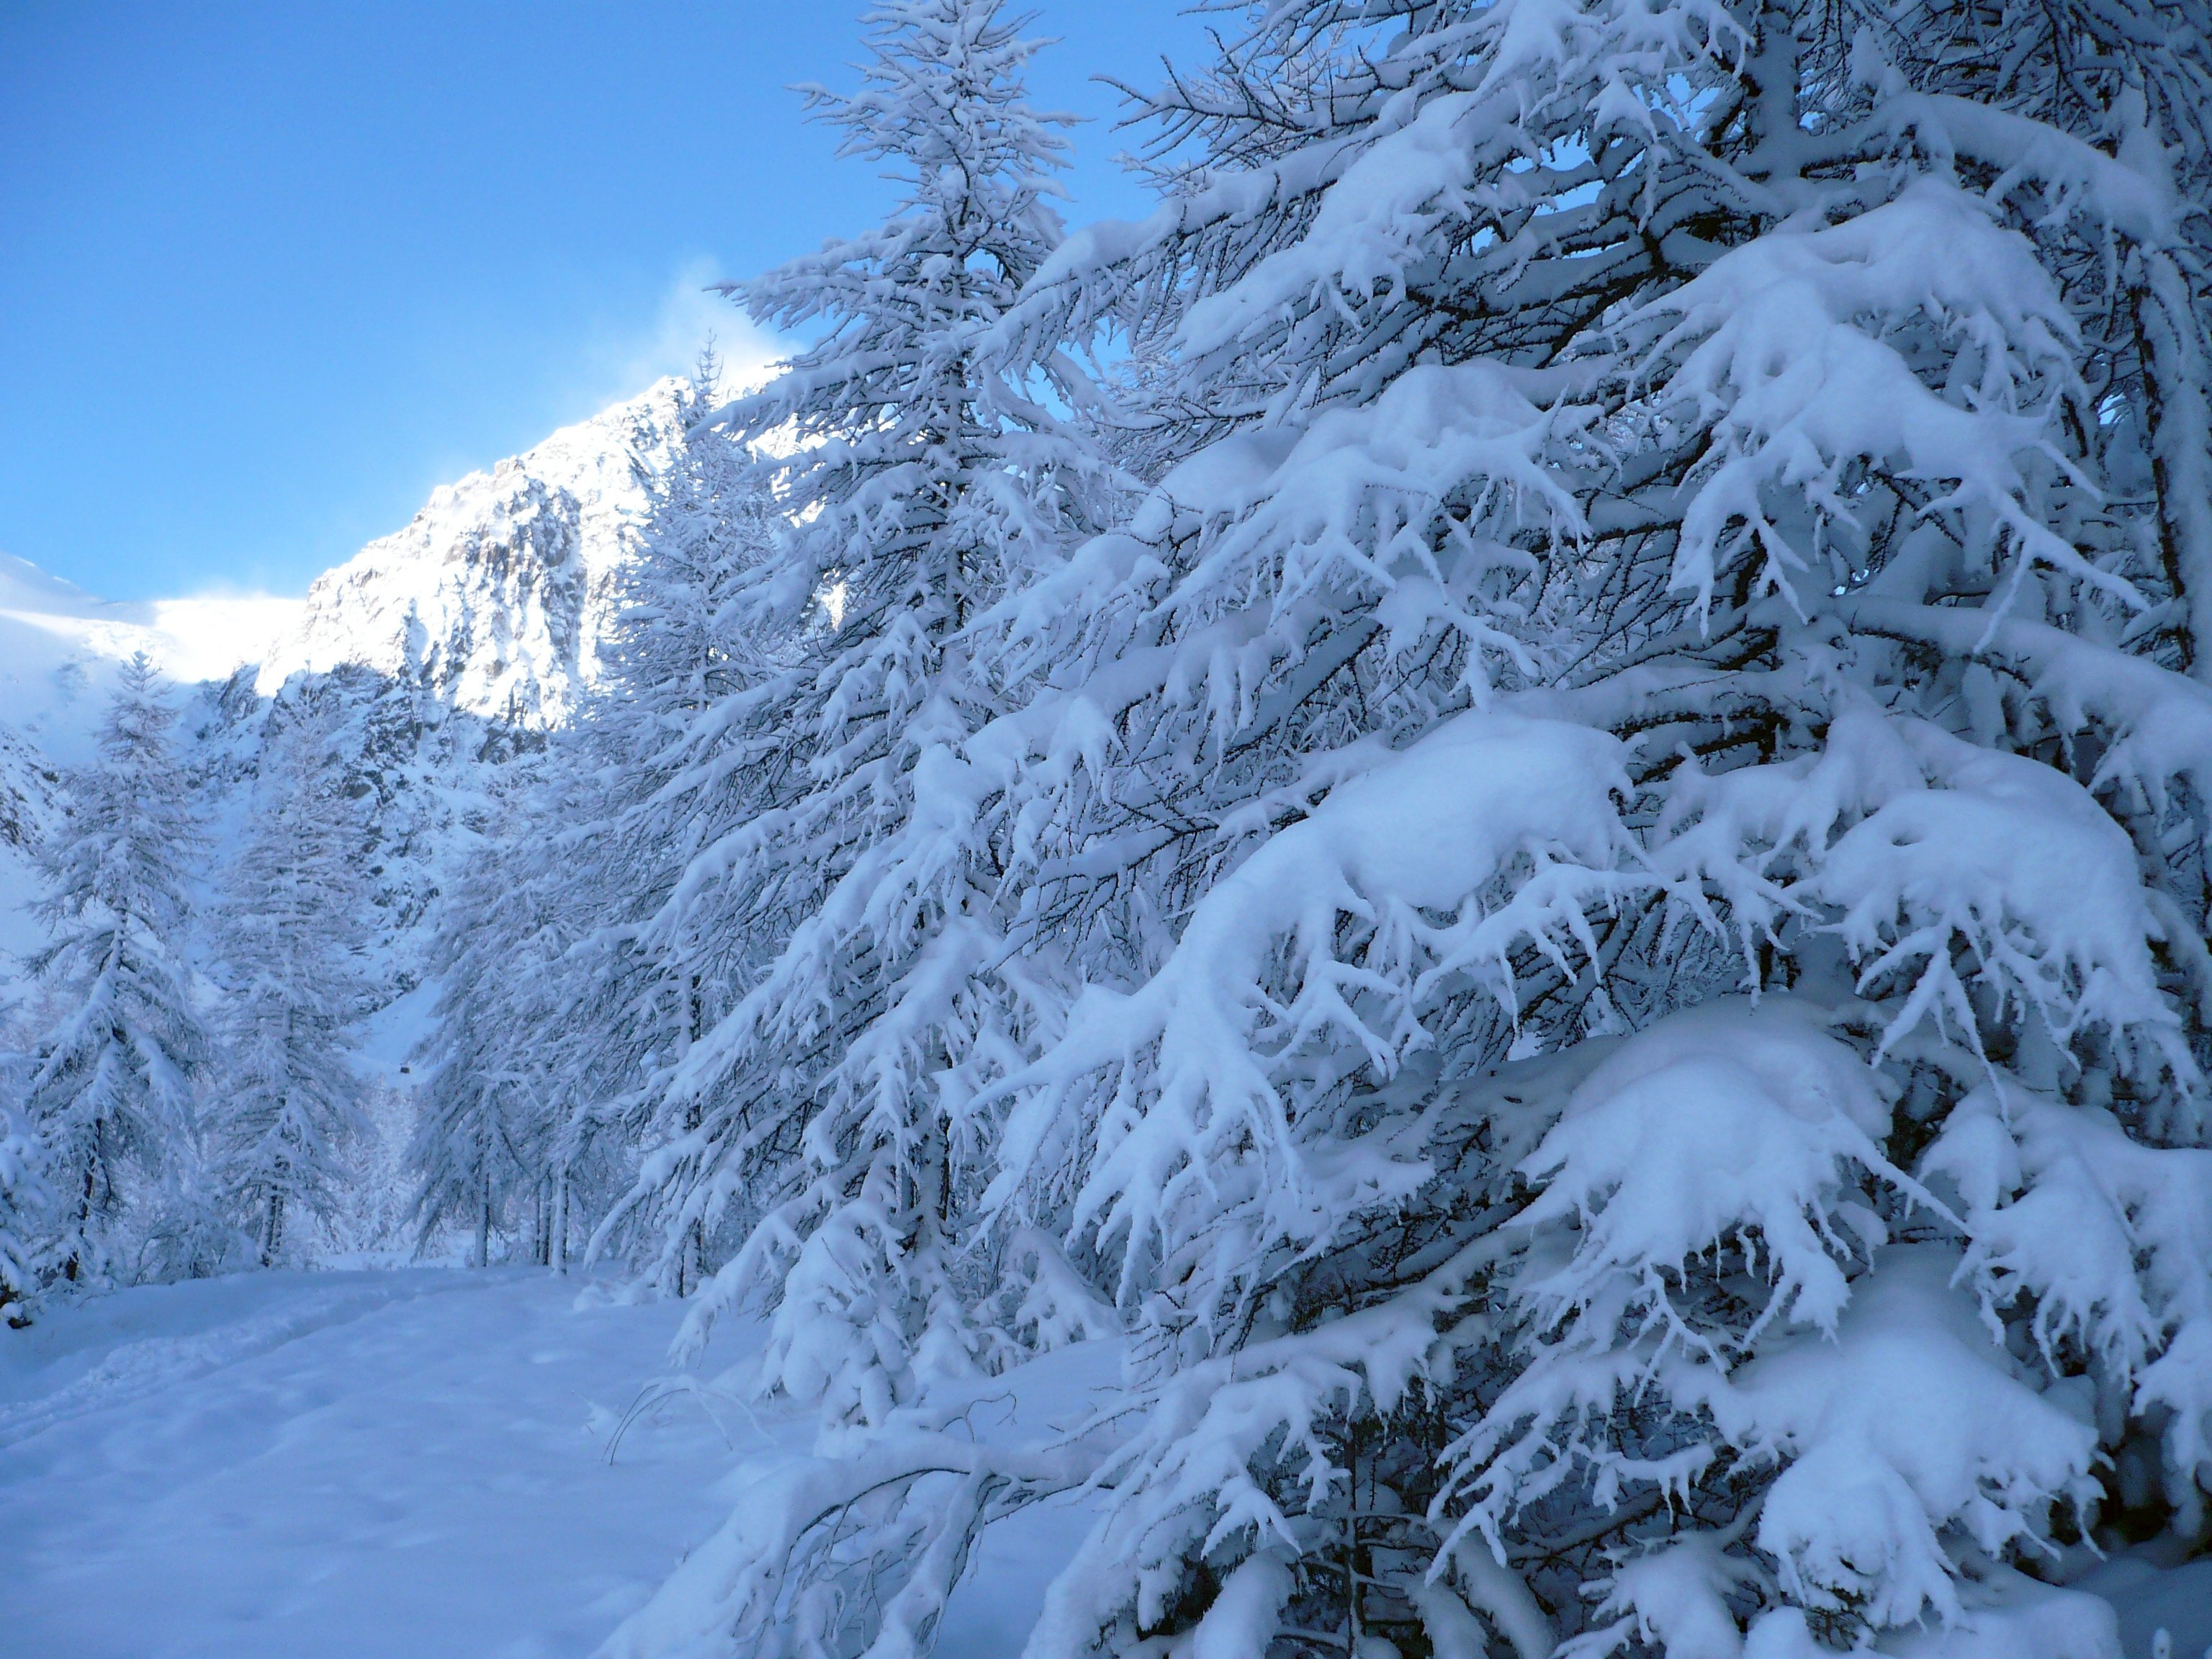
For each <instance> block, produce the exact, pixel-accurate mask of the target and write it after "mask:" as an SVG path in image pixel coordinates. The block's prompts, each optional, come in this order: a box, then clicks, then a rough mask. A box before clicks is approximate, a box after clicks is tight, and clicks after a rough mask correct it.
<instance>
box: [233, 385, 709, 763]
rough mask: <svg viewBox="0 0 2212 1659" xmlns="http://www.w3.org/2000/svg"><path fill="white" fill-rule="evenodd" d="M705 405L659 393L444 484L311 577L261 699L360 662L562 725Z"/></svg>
mask: <svg viewBox="0 0 2212 1659" xmlns="http://www.w3.org/2000/svg"><path fill="white" fill-rule="evenodd" d="M695 404H696V400H695V398H693V395H692V392H691V388H690V384H689V383H688V382H686V381H684V380H678V379H673V378H671V379H667V380H661V381H659V382H658V383H657V384H656V385H654V386H652V387H651V388H649V389H648V390H647V392H644V393H643V394H642V395H641V396H640V397H637V398H632V399H631V400H629V402H627V403H623V404H616V405H615V406H614V407H613V408H611V409H609V410H605V411H604V412H603V413H601V414H599V415H596V416H592V418H591V419H590V420H588V421H581V422H577V423H576V424H575V425H574V426H569V427H563V428H562V429H561V430H560V431H558V432H556V433H555V434H553V435H552V436H551V437H550V438H548V439H546V440H545V441H544V442H543V443H541V444H539V445H538V446H537V447H535V448H533V449H531V450H529V451H527V452H526V453H523V454H521V455H518V456H514V457H513V458H511V459H507V460H503V461H501V462H499V463H498V464H497V465H495V466H493V467H492V468H491V469H490V470H489V471H483V472H471V474H469V475H468V476H467V477H465V478H462V479H461V480H459V482H458V483H451V484H445V485H441V486H440V487H439V488H438V489H436V490H435V491H433V492H432V494H431V495H430V498H429V500H428V501H427V502H425V503H424V505H423V507H422V511H421V512H419V513H416V515H415V518H414V520H413V522H411V523H410V524H409V525H408V526H407V527H406V528H405V529H404V530H401V531H399V532H398V533H396V534H394V535H391V536H386V537H384V538H381V539H380V540H378V541H374V542H371V543H370V544H368V546H367V547H365V548H363V549H362V550H361V551H360V552H359V553H358V554H356V556H354V557H353V558H351V559H349V560H348V561H347V562H345V563H343V564H342V565H339V566H337V568H335V569H332V570H329V571H326V572H325V573H324V574H322V575H321V576H319V577H318V578H317V579H316V580H315V582H314V585H313V586H312V587H310V588H309V589H308V592H307V602H306V605H304V607H303V608H302V610H301V615H300V617H299V620H298V623H296V625H295V627H293V628H292V629H289V631H288V632H287V633H286V634H285V635H283V637H282V638H280V639H279V640H278V641H276V644H275V646H274V647H273V648H272V649H271V651H270V654H269V656H268V657H267V659H265V661H264V665H263V667H262V671H261V674H260V678H259V681H258V687H259V689H260V690H262V691H263V692H264V694H266V693H272V692H274V691H275V690H276V688H277V687H278V686H280V685H282V684H283V682H284V681H285V679H287V678H289V676H291V675H292V674H294V673H296V672H299V671H301V670H307V671H314V672H327V671H330V670H331V669H334V668H337V667H338V666H339V665H343V664H347V663H357V664H361V665H365V666H367V667H369V668H373V669H375V670H377V671H380V672H383V673H386V674H391V675H395V676H400V677H404V678H408V679H410V680H412V681H415V682H416V683H418V684H422V685H424V686H426V687H428V689H430V690H434V691H435V692H436V693H437V694H438V695H439V696H441V697H443V698H446V699H448V700H450V701H451V702H453V704H454V705H455V706H456V707H458V708H465V709H467V710H470V711H471V712H473V713H477V714H513V715H516V716H519V717H520V718H522V719H525V720H531V721H532V722H539V723H546V724H552V723H557V722H558V721H559V720H562V719H564V718H565V717H566V716H567V715H568V713H569V712H570V711H571V710H572V709H573V708H574V704H575V701H576V698H577V696H578V694H579V692H580V690H581V689H582V688H583V687H584V686H586V685H587V684H590V682H591V681H592V679H593V678H595V677H596V675H597V672H598V667H599V642H600V641H601V639H602V638H603V636H604V635H605V630H606V628H607V625H608V623H609V622H610V620H611V616H612V611H613V605H614V587H615V581H616V578H617V574H618V573H619V572H620V570H621V568H622V567H623V563H624V562H625V561H626V560H627V559H628V558H629V556H630V555H631V552H632V550H633V549H634V547H635V532H636V527H637V526H638V524H639V523H640V521H641V520H642V519H643V518H644V517H645V515H646V513H647V511H648V510H649V505H650V490H651V483H652V480H653V477H655V476H656V475H658V474H659V473H662V472H665V471H667V470H668V469H669V468H670V467H671V466H673V465H676V464H677V463H678V461H679V460H680V459H681V458H682V457H683V455H684V448H685V434H684V427H685V421H686V418H687V416H688V415H689V414H690V411H691V410H692V409H693V408H694V407H695Z"/></svg>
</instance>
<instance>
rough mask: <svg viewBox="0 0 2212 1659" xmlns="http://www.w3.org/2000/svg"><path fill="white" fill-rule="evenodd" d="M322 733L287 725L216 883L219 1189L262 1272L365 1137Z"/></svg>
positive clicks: (350, 934)
mask: <svg viewBox="0 0 2212 1659" xmlns="http://www.w3.org/2000/svg"><path fill="white" fill-rule="evenodd" d="M327 750H328V738H327V732H326V730H325V726H324V724H323V723H322V722H321V721H319V720H318V719H317V718H316V717H315V715H314V714H313V712H312V711H307V710H302V711H301V712H299V713H298V714H295V716H294V717H293V719H292V720H291V721H290V723H289V725H288V726H286V727H285V729H284V730H283V732H281V733H280V734H278V735H276V736H275V737H274V738H273V739H272V740H270V741H269V742H268V743H267V744H266V746H265V748H264V757H263V761H262V765H261V770H260V776H259V779H258V781H257V783H256V786H255V791H254V794H255V799H254V803H253V811H252V820H251V822H250V824H249V826H248V828H247V831H246V839H245V842H244V845H243V846H242V847H241V848H240V851H239V853H238V854H237V857H236V859H235V860H234V862H233V863H232V865H231V867H230V868H229V869H228V871H227V872H224V880H223V886H224V892H223V899H222V910H221V915H220V919H219V920H220V933H221V943H220V946H219V951H220V954H221V956H222V961H223V964H224V969H225V978H226V983H225V987H224V1000H223V1011H222V1020H221V1022H220V1030H219V1035H220V1043H221V1048H222V1099H221V1100H220V1102H219V1103H216V1105H215V1107H214V1109H212V1110H211V1112H210V1139H211V1140H212V1142H213V1146H214V1151H215V1155H216V1161H215V1176H216V1181H217V1182H218V1184H219V1186H220V1188H221V1191H222V1197H223V1200H224V1201H225V1202H226V1204H227V1206H228V1208H229V1210H230V1211H231V1212H232V1214H233V1215H234V1217H235V1218H237V1219H238V1220H239V1221H240V1223H241V1224H242V1225H244V1227H245V1228H246V1231H248V1232H249V1234H250V1235H251V1236H252V1237H253V1239H254V1241H255V1245H256V1248H257V1250H258V1255H259V1260H260V1262H261V1265H262V1266H263V1267H275V1266H277V1265H279V1264H280V1263H283V1262H285V1261H292V1260H296V1259H297V1258H298V1255H299V1251H300V1241H301V1231H302V1224H303V1223H304V1222H305V1221H306V1220H307V1219H308V1218H315V1217H320V1218H328V1217H329V1216H330V1215H331V1213H332V1212H333V1208H334V1206H335V1204H336V1202H337V1198H338V1196H339V1191H340V1188H341V1185H342V1183H343V1180H344V1177H345V1172H346V1164H345V1156H346V1151H347V1148H348V1146H349V1143H351V1142H352V1141H353V1140H354V1139H355V1138H356V1136H358V1135H360V1134H362V1133H365V1131H366V1128H367V1122H366V1120H365V1118H364V1116H363V1115H362V1083H361V1080H360V1079H359V1077H358V1076H357V1075H356V1073H355V1071H354V1069H353V1066H352V1054H351V1050H352V1047H353V1037H352V1032H353V1028H354V1027H355V1025H356V1022H357V1021H358V1020H359V1019H360V1018H361V1015H362V1012H363V1011H362V1000H363V997H364V995H365V994H366V990H367V987H366V985H365V983H364V981H363V977H362V972H361V969H360V966H359V963H358V960H357V957H358V953H359V951H360V949H361V946H362V933H363V927H364V917H363V915H362V904H363V902H364V901H363V896H362V891H361V884H360V882H359V880H358V878H356V875H355V867H356V860H357V859H358V857H359V854H360V850H361V842H362V831H361V829H360V826H359V825H358V824H357V823H356V819H355V815H354V813H353V811H352V810H351V805H350V803H349V801H348V800H347V799H346V797H345V795H344V793H343V778H342V776H341V775H340V774H339V772H338V769H337V768H336V767H334V766H333V765H332V764H331V761H330V757H329V755H328V753H327Z"/></svg>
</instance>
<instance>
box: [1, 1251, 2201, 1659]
mask: <svg viewBox="0 0 2212 1659" xmlns="http://www.w3.org/2000/svg"><path fill="white" fill-rule="evenodd" d="M678 1313H679V1310H678V1309H677V1308H675V1307H673V1306H671V1305H670V1304H665V1303H647V1304H641V1305H635V1306H623V1305H614V1304H607V1303H605V1302H604V1301H601V1300H599V1299H597V1298H595V1297H593V1296H592V1294H591V1293H589V1292H588V1291H587V1292H586V1293H585V1294H584V1295H583V1296H582V1297H579V1294H578V1288H577V1285H576V1282H575V1281H574V1280H573V1279H566V1280H564V1279H557V1278H556V1277H554V1276H552V1275H550V1274H548V1273H542V1272H538V1271H532V1270H523V1269H494V1270H492V1271H490V1272H487V1273H471V1272H465V1271H461V1270H458V1269H450V1268H435V1267H426V1268H403V1269H382V1270H368V1271H358V1272H341V1273H313V1274H307V1273H251V1274H242V1275H239V1276H237V1277H234V1278H229V1279H212V1280H202V1281H198V1282H195V1283H188V1284H182V1285H164V1286H149V1287H145V1288H141V1289H137V1290H130V1291H121V1292H118V1293H117V1294H115V1295H112V1296H107V1297H100V1298H96V1299H94V1300H93V1301H91V1302H89V1303H88V1304H82V1305H80V1306H76V1307H71V1308H62V1309H58V1310H53V1311H52V1312H51V1313H50V1314H49V1316H47V1317H46V1319H44V1320H43V1321H42V1322H40V1323H39V1324H38V1325H36V1326H34V1327H33V1328H31V1329H29V1330H27V1331H23V1332H5V1331H0V1541H4V1544H0V1560H4V1562H5V1564H6V1565H5V1573H6V1579H5V1589H4V1592H0V1653H4V1654H5V1655H6V1659H567V1656H583V1655H587V1654H589V1653H590V1652H591V1651H592V1650H593V1649H594V1648H596V1647H597V1646H598V1645H599V1643H600V1642H601V1641H602V1640H603V1639H604V1638H605V1637H606V1636H607V1635H608V1634H609V1633H610V1632H611V1631H612V1630H613V1629H614V1627H615V1626H616V1625H617V1623H618V1622H619V1621H620V1620H622V1619H623V1616H624V1615H626V1614H628V1613H630V1612H631V1611H633V1610H634V1609H635V1608H636V1607H639V1606H640V1605H641V1604H642V1603H643V1602H644V1601H645V1600H646V1598H647V1595H649V1594H650V1593H651V1592H652V1590H653V1589H654V1588H655V1587H656V1586H658V1585H659V1583H660V1582H661V1581H662V1579H663V1578H664V1577H666V1576H667V1574H668V1572H669V1571H670V1569H671V1567H673V1566H674V1565H676V1563H677V1562H678V1560H679V1559H681V1557H682V1556H683V1555H684V1553H685V1552H686V1551H687V1550H689V1549H690V1547H692V1546H693V1545H694V1544H696V1542H697V1541H700V1540H701V1539H702V1538H703V1537H705V1536H706V1535H707V1534H708V1533H710V1532H711V1531H712V1530H713V1529H714V1528H716V1527H717V1526H719V1525H720V1523H721V1522H723V1521H725V1520H726V1519H727V1517H728V1516H729V1514H730V1510H731V1506H732V1502H733V1500H734V1498H735V1495H736V1489H738V1487H740V1486H742V1483H743V1480H744V1468H746V1467H747V1466H748V1465H749V1466H750V1468H753V1469H754V1470H757V1469H758V1468H759V1467H760V1462H759V1460H761V1459H762V1458H763V1457H764V1456H765V1457H768V1458H770V1459H773V1458H775V1457H776V1456H778V1455H780V1454H781V1452H782V1451H784V1450H786V1449H798V1448H800V1447H803V1446H804V1445H805V1444H806V1443H808V1442H809V1441H810V1440H811V1431H812V1424H811V1419H791V1418H783V1417H778V1416H776V1415H775V1414H774V1413H758V1412H754V1411H749V1410H747V1409H746V1408H744V1407H730V1406H728V1405H717V1406H716V1407H715V1409H714V1416H711V1417H710V1415H709V1414H708V1411H707V1410H706V1409H704V1408H703V1407H701V1406H700V1405H698V1404H697V1403H696V1402H694V1401H690V1400H688V1399H683V1398H678V1399H676V1400H674V1401H671V1403H669V1404H667V1405H665V1406H664V1407H661V1408H659V1410H657V1411H655V1412H653V1413H647V1415H646V1416H644V1417H643V1418H641V1419H640V1420H638V1421H637V1422H635V1423H634V1424H633V1425H630V1426H629V1428H628V1429H627V1431H625V1432H623V1434H622V1436H621V1438H620V1442H619V1446H618V1449H617V1455H616V1456H615V1457H614V1459H613V1460H612V1461H611V1462H610V1461H609V1458H608V1455H607V1449H608V1445H609V1443H610V1440H611V1438H612V1437H613V1431H614V1430H615V1428H616V1427H617V1425H620V1424H621V1422H622V1421H623V1418H624V1416H625V1415H626V1414H627V1413H629V1408H630V1407H631V1406H632V1405H633V1404H634V1403H635V1401H637V1400H638V1398H639V1395H640V1385H641V1383H644V1382H645V1381H646V1380H647V1379H648V1378H650V1377H651V1376H653V1374H654V1372H655V1371H656V1370H658V1369H659V1367H660V1365H661V1363H662V1358H663V1355H664V1353H665V1348H666V1345H667V1342H668V1340H669V1338H670V1336H671V1334H673V1332H674V1330H675V1327H676V1323H677V1319H678ZM745 1347H746V1344H745V1342H744V1339H743V1337H742V1336H740V1337H739V1338H738V1340H736V1341H735V1342H729V1341H726V1340H718V1342H717V1344H716V1358H717V1359H718V1361H720V1362H721V1363H729V1362H730V1361H732V1360H734V1359H737V1358H739V1357H740V1356H741V1355H742V1354H743V1353H744V1351H745ZM1068 1358H1069V1356H1064V1355H1063V1356H1055V1357H1054V1360H1053V1361H1049V1362H1046V1365H1045V1367H1044V1368H1045V1369H1047V1370H1050V1371H1051V1372H1053V1373H1054V1376H1052V1377H1051V1378H1050V1379H1041V1380H1048V1383H1049V1384H1050V1386H1048V1388H1047V1389H1044V1390H1043V1392H1046V1393H1050V1394H1054V1395H1056V1396H1060V1397H1061V1398H1060V1401H1059V1403H1061V1404H1065V1403H1066V1400H1065V1398H1064V1397H1065V1396H1067V1395H1071V1394H1072V1393H1077V1392H1079V1391H1080V1389H1081V1387H1082V1383H1083V1377H1082V1376H1081V1375H1080V1374H1079V1373H1080V1371H1081V1369H1082V1368H1081V1367H1080V1366H1073V1367H1072V1366H1071V1365H1070V1364H1068V1363H1067V1361H1068ZM988 1392H989V1393H990V1394H991V1395H993V1396H994V1398H992V1399H990V1400H987V1401H984V1402H983V1403H981V1404H979V1406H978V1407H977V1410H976V1415H977V1416H978V1417H979V1418H981V1417H984V1416H987V1415H991V1414H994V1413H1006V1412H1011V1411H1012V1410H1014V1409H1015V1407H1014V1405H1013V1403H1012V1401H1011V1400H1010V1399H1008V1398H1006V1397H1005V1391H1004V1390H1003V1389H994V1390H990V1391H988ZM1027 1392H1028V1393H1030V1394H1034V1393H1036V1392H1037V1390H1035V1389H1032V1390H1030V1391H1027ZM716 1418H719V1419H720V1422H719V1424H718V1423H717V1421H716V1420H715V1419H716ZM1082 1524H1083V1522H1082V1517H1080V1516H1078V1515H1075V1514H1073V1513H1070V1512H1066V1511H1060V1512H1058V1513H1048V1514H1046V1515H1042V1516H1025V1517H1024V1518H1023V1520H1022V1522H1021V1523H1020V1525H1019V1528H1018V1531H1017V1532H1016V1534H1015V1535H1012V1536H1006V1537H998V1536H990V1537H987V1538H986V1540H985V1541H984V1545H983V1547H982V1548H981V1551H980V1552H979V1559H978V1561H977V1564H976V1568H975V1574H974V1576H973V1577H971V1579H970V1580H969V1582H968V1583H966V1584H964V1585H963V1588H962V1591H961V1593H960V1595H958V1596H957V1598H956V1600H955V1602H954V1605H953V1607H951V1609H950V1610H949V1611H948V1613H947V1616H946V1624H945V1632H944V1637H943V1641H942V1643H941V1644H940V1648H939V1651H940V1653H941V1654H944V1655H945V1656H947V1659H987V1656H993V1655H1005V1656H1012V1655H1013V1654H1015V1653H1016V1652H1018V1650H1019V1646H1020V1638H1021V1634H1022V1633H1023V1632H1024V1631H1025V1630H1026V1628H1027V1626H1028V1625H1029V1623H1030V1620H1032V1619H1034V1617H1035V1616H1036V1610H1037V1607H1038V1602H1039V1597H1040V1595H1041V1593H1042V1588H1043V1583H1044V1581H1045V1579H1046V1577H1048V1576H1049V1573H1050V1571H1051V1569H1052V1567H1053V1566H1054V1565H1057V1561H1058V1559H1060V1557H1062V1556H1064V1554H1065V1553H1066V1552H1067V1551H1069V1550H1071V1549H1072V1548H1073V1546H1074V1543H1075V1541H1076V1539H1077V1537H1078V1536H1079V1533H1080V1530H1081V1528H1082ZM2191 1659H2194V1656H2193V1655H2192V1656H2191Z"/></svg>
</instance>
